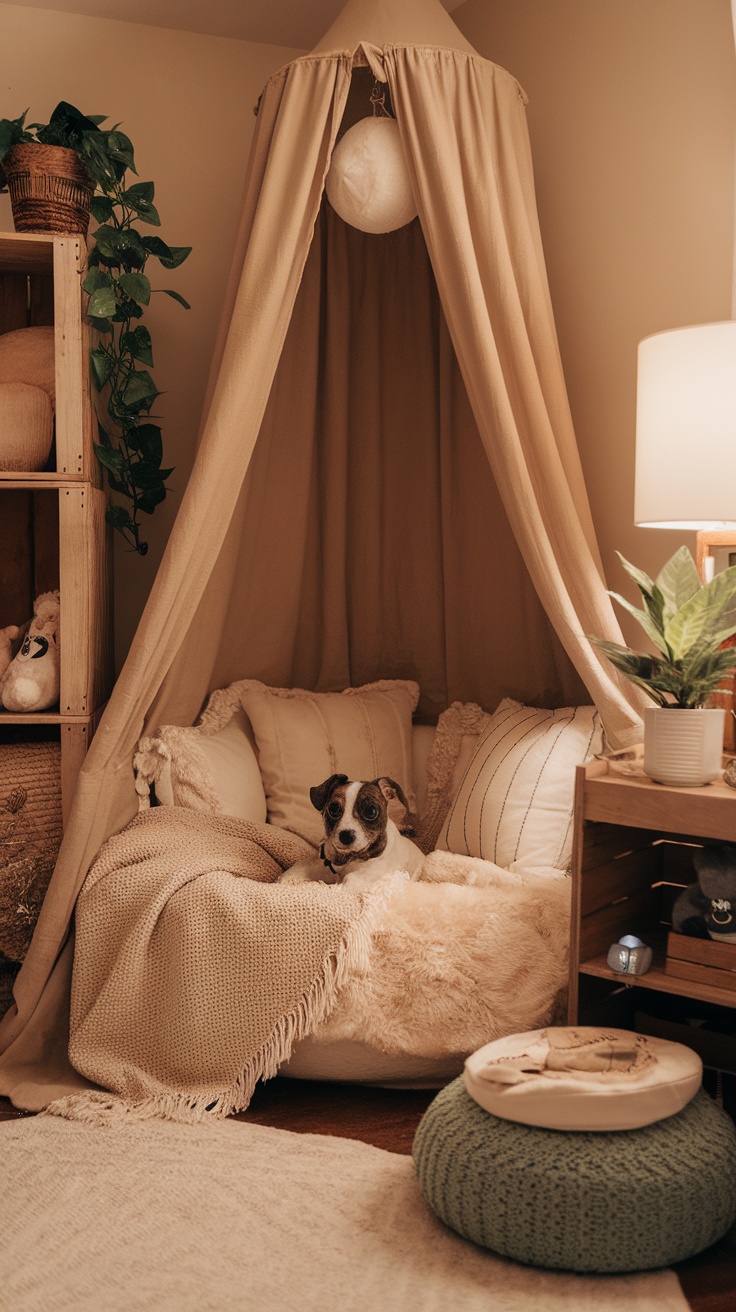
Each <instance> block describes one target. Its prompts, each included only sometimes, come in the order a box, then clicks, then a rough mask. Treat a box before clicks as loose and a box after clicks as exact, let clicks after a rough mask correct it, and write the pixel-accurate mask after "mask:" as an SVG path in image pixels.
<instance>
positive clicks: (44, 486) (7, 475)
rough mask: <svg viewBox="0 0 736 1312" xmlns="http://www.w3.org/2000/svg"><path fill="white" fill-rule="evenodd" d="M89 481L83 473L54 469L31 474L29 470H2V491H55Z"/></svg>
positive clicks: (0, 479)
mask: <svg viewBox="0 0 736 1312" xmlns="http://www.w3.org/2000/svg"><path fill="white" fill-rule="evenodd" d="M85 482H88V480H87V479H85V478H84V477H83V475H81V474H79V475H74V474H57V473H55V472H53V471H51V472H48V473H47V472H45V471H44V472H43V473H38V474H31V473H28V472H27V471H20V472H17V473H11V472H8V471H6V470H2V471H0V491H3V492H12V491H18V490H21V491H24V492H55V491H61V490H62V489H63V488H68V487H79V484H80V483H85Z"/></svg>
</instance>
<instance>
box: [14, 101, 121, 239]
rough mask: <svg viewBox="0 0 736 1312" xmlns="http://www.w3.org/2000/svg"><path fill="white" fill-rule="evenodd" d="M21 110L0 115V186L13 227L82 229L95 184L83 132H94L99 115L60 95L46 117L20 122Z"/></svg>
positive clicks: (21, 229)
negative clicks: (10, 115) (9, 115)
mask: <svg viewBox="0 0 736 1312" xmlns="http://www.w3.org/2000/svg"><path fill="white" fill-rule="evenodd" d="M27 113H28V110H26V112H25V113H24V114H21V115H20V117H19V118H4V119H0V191H9V192H10V203H11V206H12V210H13V223H14V225H15V229H16V231H17V232H60V233H67V232H68V233H72V232H79V233H82V235H85V234H86V232H87V227H88V225H89V212H90V201H91V199H92V193H93V192H94V189H95V182H94V179H93V178H92V177H90V174H89V171H88V169H87V167H86V164H85V160H84V147H85V138H86V137H87V136H91V135H94V134H99V133H100V128H99V124H100V123H102V122H103V121H104V119H103V118H100V117H99V116H98V115H90V116H88V115H86V114H81V113H80V111H79V110H78V109H75V107H74V105H69V104H67V102H66V101H65V100H62V101H60V102H59V104H58V105H57V106H56V109H55V110H54V112H53V114H52V115H51V118H50V119H49V121H48V123H26V115H27Z"/></svg>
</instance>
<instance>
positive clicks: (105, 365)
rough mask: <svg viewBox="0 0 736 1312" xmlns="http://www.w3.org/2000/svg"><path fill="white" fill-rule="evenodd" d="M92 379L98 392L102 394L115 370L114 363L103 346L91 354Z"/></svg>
mask: <svg viewBox="0 0 736 1312" xmlns="http://www.w3.org/2000/svg"><path fill="white" fill-rule="evenodd" d="M90 363H91V365H92V378H93V381H94V384H95V387H96V388H97V391H98V392H101V391H102V389H103V387H104V386H105V383H106V382H107V380H108V379H109V377H110V374H111V373H112V370H113V365H114V361H113V360H112V358H111V357H110V356H109V355H108V353H107V351H105V350H103V348H102V347H101V346H96V347H95V349H94V351H91V352H90Z"/></svg>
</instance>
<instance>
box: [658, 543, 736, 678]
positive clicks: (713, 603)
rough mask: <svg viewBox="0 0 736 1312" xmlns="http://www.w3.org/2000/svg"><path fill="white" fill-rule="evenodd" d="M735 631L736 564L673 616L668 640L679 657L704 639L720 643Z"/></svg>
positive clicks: (719, 575) (673, 653) (674, 655)
mask: <svg viewBox="0 0 736 1312" xmlns="http://www.w3.org/2000/svg"><path fill="white" fill-rule="evenodd" d="M734 632H736V565H731V566H730V568H729V569H724V570H722V572H721V573H720V574H716V576H715V578H714V579H711V581H710V583H707V584H706V585H705V587H702V588H700V589H699V591H698V592H696V593H695V594H694V595H693V596H692V597H690V599H689V601H686V602H685V604H684V606H681V607H680V609H679V610H678V611H677V612H676V614H675V615H673V616H672V619H671V620H670V621H669V623H668V625H667V641H668V643H669V645H670V648H671V650H672V655H673V657H674V658H675V659H676V660H679V659H681V658H682V657H684V656H685V655H686V654H687V653H688V652H689V651H690V650H691V649H692V648H693V647H694V646H695V645H696V643H698V642H699V641H700V640H701V639H702V640H706V641H707V642H708V643H710V645H711V646H717V645H718V643H720V642H723V641H724V638H725V637H730V636H731V634H732V633H734Z"/></svg>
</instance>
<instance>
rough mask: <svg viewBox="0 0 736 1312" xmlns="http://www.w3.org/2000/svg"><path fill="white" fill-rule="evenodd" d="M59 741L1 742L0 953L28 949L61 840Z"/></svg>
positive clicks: (18, 954) (15, 954) (11, 956)
mask: <svg viewBox="0 0 736 1312" xmlns="http://www.w3.org/2000/svg"><path fill="white" fill-rule="evenodd" d="M61 836H62V818H61V747H60V744H59V743H45V742H39V743H3V744H2V745H1V746H0V959H1V958H2V957H5V958H7V959H8V960H9V961H22V960H23V958H24V957H25V955H26V952H27V951H28V945H29V944H30V941H31V938H32V935H33V931H34V929H35V926H36V921H37V919H38V914H39V912H40V910H41V905H42V903H43V899H44V895H45V893H46V888H47V886H48V882H49V880H50V878H51V875H52V872H53V869H54V865H55V864H56V857H57V854H58V851H59V846H60V844H61Z"/></svg>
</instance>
